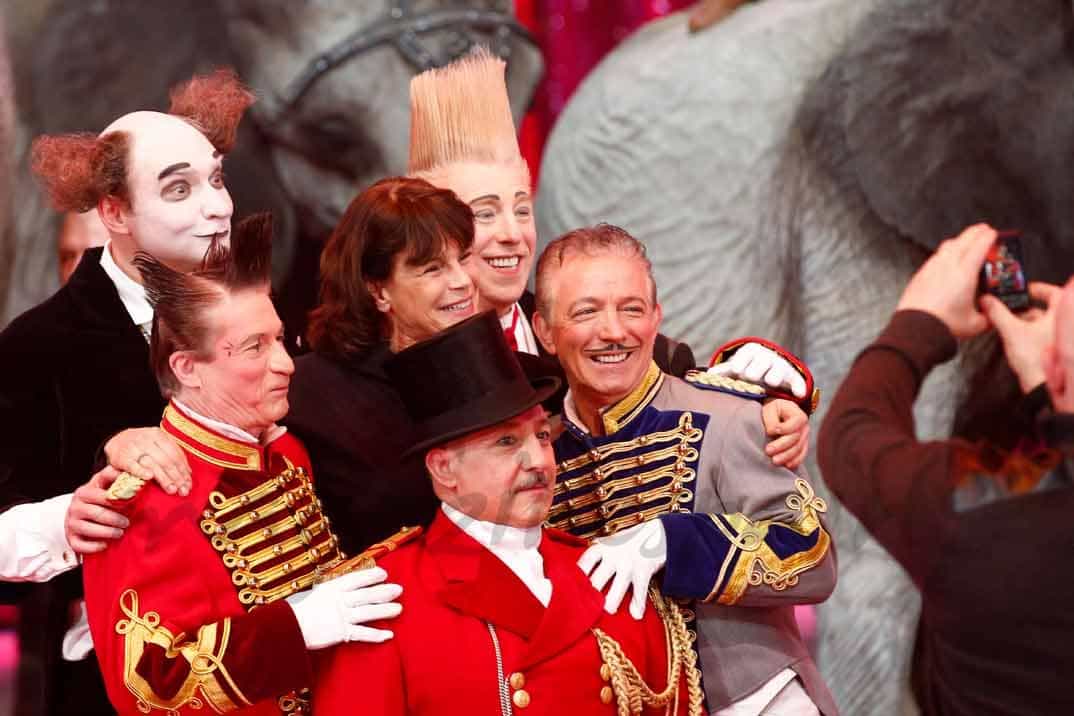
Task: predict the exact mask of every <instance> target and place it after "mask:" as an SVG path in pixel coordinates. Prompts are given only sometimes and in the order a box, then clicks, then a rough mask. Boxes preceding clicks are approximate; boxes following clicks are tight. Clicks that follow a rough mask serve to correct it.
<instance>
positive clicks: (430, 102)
mask: <svg viewBox="0 0 1074 716" xmlns="http://www.w3.org/2000/svg"><path fill="white" fill-rule="evenodd" d="M505 68H506V63H504V61H503V60H501V59H500V58H498V57H494V56H493V55H492V53H490V52H489V51H488V50H487V49H486V48H483V47H481V48H478V49H477V50H475V51H474V52H472V53H471V54H469V55H467V56H466V57H463V58H461V59H458V60H456V61H455V62H452V63H451V64H450V65H447V66H446V67H440V68H437V69H432V70H427V71H426V72H422V73H421V74H420V75H418V76H417V77H415V78H414V79H412V80H411V81H410V166H409V170H408V173H409V174H410V175H411V176H418V177H422V178H428V177H429V176H430V175H431V174H434V173H436V172H437V171H438V170H439V169H442V168H443V167H445V166H446V165H448V164H452V163H454V162H466V161H472V162H497V163H499V162H504V163H506V162H512V161H518V162H521V161H522V153H521V152H520V151H519V149H518V136H517V135H516V133H515V123H514V120H513V119H512V118H511V104H510V102H509V101H508V99H507V84H506V81H505V79H504V72H505Z"/></svg>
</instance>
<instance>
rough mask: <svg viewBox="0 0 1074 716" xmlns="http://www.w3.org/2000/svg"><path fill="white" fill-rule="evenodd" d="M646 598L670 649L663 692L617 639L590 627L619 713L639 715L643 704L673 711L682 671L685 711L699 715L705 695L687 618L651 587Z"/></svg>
mask: <svg viewBox="0 0 1074 716" xmlns="http://www.w3.org/2000/svg"><path fill="white" fill-rule="evenodd" d="M649 597H650V598H651V599H652V601H653V606H654V607H656V613H657V614H659V615H660V619H661V621H663V623H664V634H665V636H666V639H667V648H668V652H669V659H668V681H667V687H665V688H664V690H663V691H660V692H656V691H653V689H652V688H651V687H650V686H649V685H648V684H646V683H645V680H644V679H643V678H642V676H641V674H640V673H639V672H638V669H637V667H636V666H634V664H633V662H631V661H630V659H629V658H628V657H627V655H626V654H624V653H623V647H622V646H620V644H619V642H617V641H616V640H615V639H613V638H612V637H610V636H609V635H608V634H606V633H605V632H604V631H602V630H600V629H593V634H594V635H595V636H596V637H597V645H598V647H599V648H600V655H601V658H602V659H603V660H604V663H605V664H607V665H608V667H609V668H610V670H611V679H610V682H611V686H612V690H613V691H614V692H615V695H616V710H617V713H618V716H633V715H635V714H640V713H641V712H642V709H643V708H645V707H646V706H650V707H656V708H659V707H661V706H666V707H667V708H666V711H667V712H668V713H675V711H676V710H677V706H678V701H679V685H680V682H681V680H682V675H683V672H684V671H685V674H686V691H687V713H688V714H689V715H690V716H699V715H700V714H702V713H703V711H702V704H703V702H704V694H703V693H702V692H701V674H700V672H699V671H698V668H697V653H696V652H695V651H694V644H693V642H694V636H693V634H692V633H691V632H690V630H689V629H687V628H686V619H685V618H684V616H683V612H682V610H681V609H680V608H679V605H678V604H676V603H675V602H674V601H673V600H671V599H668V600H665V599H664V598H663V597H662V596H661V595H660V593H659V592H658V591H657V590H656V589H653V588H650V589H649Z"/></svg>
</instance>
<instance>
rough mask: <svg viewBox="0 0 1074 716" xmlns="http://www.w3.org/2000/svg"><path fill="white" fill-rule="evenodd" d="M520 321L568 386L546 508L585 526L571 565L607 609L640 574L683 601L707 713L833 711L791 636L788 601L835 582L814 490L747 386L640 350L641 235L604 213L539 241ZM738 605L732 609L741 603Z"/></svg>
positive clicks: (643, 324) (822, 594)
mask: <svg viewBox="0 0 1074 716" xmlns="http://www.w3.org/2000/svg"><path fill="white" fill-rule="evenodd" d="M537 309H538V315H537V317H536V319H535V321H534V331H535V332H536V334H537V336H538V338H539V339H540V340H541V342H542V343H543V344H544V345H545V347H546V348H547V349H548V350H549V352H551V353H554V354H555V355H556V356H557V357H558V358H559V360H560V362H561V363H562V365H563V368H564V371H565V372H566V375H567V380H568V383H569V385H570V391H569V392H568V394H567V397H566V399H565V402H564V425H565V430H564V432H563V434H562V435H561V436H560V437H559V438H558V439H557V440H556V442H555V452H556V460H557V486H556V495H555V502H554V504H553V507H552V511H551V513H550V516H549V521H550V523H551V524H552V525H553V526H555V527H559V528H562V529H566V530H568V531H570V532H572V533H574V534H576V535H579V536H583V537H586V538H590V539H592V540H593V544H592V546H591V547H590V548H589V550H588V551H587V552H586V553H585V555H583V557H582V559H581V560H580V562H579V564H580V565H581V567H582V569H583V570H584V571H585V572H586V573H590V572H591V579H592V582H593V584H594V586H595V587H596V588H597V589H601V590H603V589H604V588H605V587H606V586H607V585H608V584H609V583H610V584H611V586H610V587H609V589H608V592H607V596H606V604H605V608H606V609H607V610H608V611H609V612H615V611H616V610H617V609H618V607H619V603H620V602H621V601H622V600H623V597H624V596H625V594H626V591H627V589H628V588H629V589H632V590H633V595H632V599H631V604H630V610H631V612H632V613H634V614H635V615H636V616H637V615H640V610H641V608H643V607H644V598H645V591H646V588H647V586H648V584H649V581H650V579H651V578H652V577H653V576H654V575H656V574H657V572H659V571H660V570H663V573H662V576H661V577H660V583H661V588H662V590H663V592H664V594H666V595H668V596H671V597H676V598H682V599H689V600H696V607H695V610H696V616H697V621H696V625H695V628H696V630H697V641H696V647H697V650H698V653H699V655H700V657H701V665H702V672H703V676H704V688H705V693H706V698H707V700H708V708H709V710H710V712H711V713H713V714H718V715H720V716H731V715H732V714H733V715H734V716H740V715H743V714H749V715H750V716H753V715H756V714H795V715H808V714H816V713H823V714H825V715H826V716H827V715H830V714H835V713H836V712H837V711H836V707H835V704H834V702H833V700H832V697H831V695H830V694H829V692H828V689H827V687H826V686H825V685H824V683H823V681H822V680H821V678H820V675H819V673H818V672H817V668H816V666H815V665H814V663H813V661H812V659H811V658H810V656H809V653H808V651H807V649H806V647H805V645H804V644H803V643H802V640H801V637H800V636H799V633H798V629H797V626H796V624H795V621H794V611H793V606H794V605H795V604H803V603H813V602H819V601H823V600H824V599H826V598H827V597H828V595H829V594H830V593H831V591H832V589H833V588H834V587H835V580H836V568H835V556H834V550H833V546H832V541H831V537H830V536H829V534H828V532H827V530H826V528H825V526H824V524H823V522H822V521H821V517H820V515H821V513H822V512H824V511H825V509H826V508H825V504H824V502H823V500H821V499H820V498H818V497H816V496H815V495H814V492H813V488H812V487H811V485H810V483H809V481H808V480H807V478H806V476H805V473H804V472H802V471H798V472H792V471H790V470H787V469H786V468H783V467H778V466H776V465H774V464H773V463H772V461H771V460H770V458H769V456H768V454H766V449H765V429H764V427H763V425H762V420H761V412H762V408H761V403H760V402H759V401H760V399H761V398H763V397H764V396H763V391H762V390H761V389H759V388H757V387H755V386H752V385H750V384H746V383H741V382H739V381H734V380H729V379H726V378H722V377H720V376H714V375H708V374H691V375H688V377H687V379H686V380H681V379H678V378H675V377H673V376H670V375H666V374H664V373H663V372H661V371H660V370H659V369H658V368H657V367H656V365H655V364H654V363H653V360H652V351H653V340H654V338H655V337H656V334H657V331H658V330H659V326H660V319H661V309H660V304H659V303H657V301H656V287H655V284H654V282H653V278H652V275H651V271H650V266H649V261H648V259H647V258H646V256H645V249H644V247H643V246H642V245H641V243H640V242H638V241H637V240H636V239H634V238H633V237H632V236H630V235H629V234H627V233H626V232H625V231H623V230H621V229H618V228H616V227H613V226H608V225H600V226H597V227H594V228H588V229H579V230H576V231H572V232H570V233H568V234H566V235H565V236H563V237H561V238H560V239H557V240H556V241H554V242H553V243H551V244H550V245H549V246H548V247H547V248H546V249H545V251H544V253H543V254H542V255H541V258H540V260H539V262H538V266H537ZM747 607H748V608H747Z"/></svg>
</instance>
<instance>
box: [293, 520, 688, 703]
mask: <svg viewBox="0 0 1074 716" xmlns="http://www.w3.org/2000/svg"><path fill="white" fill-rule="evenodd" d="M585 547H586V544H585V543H584V542H583V541H582V540H580V539H578V538H575V537H572V536H570V535H568V534H567V533H565V532H560V531H559V530H554V529H544V530H543V534H542V538H541V544H540V546H539V550H540V553H541V556H542V558H543V561H544V569H545V575H546V576H547V578H548V579H549V580H550V581H551V582H552V598H551V600H550V602H549V604H548V606H547V607H545V606H543V605H542V604H541V603H540V601H538V600H537V598H536V597H535V596H534V595H533V593H532V592H530V590H529V589H528V588H527V587H526V586H525V584H523V582H522V581H521V580H520V579H519V578H518V577H517V576H516V575H515V574H514V573H513V572H512V571H511V570H510V569H509V568H508V567H507V566H506V565H505V564H504V563H503V562H502V561H500V559H498V558H497V557H496V556H495V555H493V554H492V552H490V551H489V550H488V549H486V548H485V547H484V546H483V545H481V544H480V543H478V542H477V541H475V540H474V539H473V538H472V537H470V536H469V535H467V534H466V533H465V532H463V531H462V530H461V529H459V528H458V527H457V526H456V525H455V523H454V522H452V521H451V520H450V519H449V518H448V517H447V516H446V515H444V514H443V512H440V513H438V515H437V517H436V519H435V520H434V522H433V524H432V526H431V527H430V528H429V530H428V532H427V533H426V534H425V535H423V536H422V537H421V538H420V539H417V540H414V541H413V542H410V543H409V544H406V545H404V546H401V547H399V549H398V550H397V551H395V552H392V553H390V554H388V555H387V556H386V557H384V558H382V559H378V560H377V564H378V566H381V567H383V568H384V569H385V570H387V572H388V579H389V581H391V582H394V583H397V584H400V585H402V587H403V594H402V596H401V597H400V603H401V604H402V606H403V612H402V614H401V615H400V616H399V617H397V618H396V619H393V620H390V621H385V622H384V623H383V624H381V625H380V626H382V627H383V628H385V629H390V630H391V631H392V632H394V634H395V637H394V638H393V639H391V640H389V641H387V642H384V643H383V644H344V645H341V646H338V647H335V648H334V649H331V650H328V651H325V652H321V653H320V654H319V655H318V657H317V665H316V682H315V687H314V694H313V703H314V704H315V708H316V714H317V716H342V715H343V714H362V716H382V715H383V716H396V715H400V714H415V715H420V716H434V715H438V714H444V715H448V714H451V715H455V714H499V713H503V712H504V709H503V704H502V702H501V699H503V700H507V701H510V702H511V708H512V709H513V710H514V712H515V713H516V714H522V713H525V714H527V716H529V715H531V714H533V715H538V714H555V716H560V715H561V714H571V716H585V715H587V714H601V715H603V716H614V714H615V713H616V696H615V695H614V692H613V690H612V686H613V684H611V683H610V680H609V677H610V669H609V668H608V667H606V666H605V664H604V660H603V658H602V656H601V652H600V649H599V647H598V640H597V637H596V635H595V631H594V630H598V629H599V630H601V631H602V632H604V633H606V634H607V635H609V636H611V637H612V638H613V639H614V640H615V641H617V642H618V644H619V645H620V647H621V648H622V651H623V653H625V655H626V657H627V658H629V659H630V661H631V662H632V663H633V664H634V666H635V667H636V668H637V670H638V671H639V672H640V676H641V677H642V678H643V679H644V681H645V682H646V683H647V684H648V685H649V686H650V687H652V689H653V690H654V691H662V690H664V689H665V687H666V686H667V685H668V672H669V668H668V667H669V652H668V648H667V646H666V644H667V641H668V640H667V637H666V635H665V626H664V622H663V621H662V620H661V617H660V616H658V615H657V613H656V611H655V609H654V608H653V605H652V603H650V604H649V605H648V606H647V607H646V611H645V616H644V618H643V619H642V620H641V621H635V620H634V619H633V618H632V617H631V616H630V614H629V612H628V610H627V609H626V606H625V605H624V606H623V607H622V608H621V609H620V610H619V613H618V614H616V615H609V614H607V613H605V611H604V608H603V605H604V597H603V595H601V594H600V593H599V592H598V591H597V590H595V589H594V588H593V587H592V585H591V584H590V583H589V579H588V578H587V577H586V576H585V574H583V572H582V571H581V569H579V568H578V566H577V562H578V558H579V557H580V556H581V555H582V553H583V552H584V551H585ZM489 625H491V627H492V629H491V630H490V628H489ZM493 631H494V632H495V640H494V637H493ZM497 647H498V650H499V654H497ZM687 651H689V649H687ZM497 662H499V664H500V666H501V669H500V671H502V673H503V678H504V684H503V691H502V692H501V691H500V689H499V684H498V670H497ZM676 681H677V682H679V680H676ZM679 683H680V684H682V685H681V688H679V689H678V691H677V699H676V700H673V701H672V708H671V709H669V710H668V711H667V713H687V710H686V709H687V706H686V704H687V688H686V686H685V684H684V683H682V682H679ZM698 693H700V692H698ZM697 706H698V707H700V696H698V700H697ZM645 713H665V710H664V708H660V709H646V711H645Z"/></svg>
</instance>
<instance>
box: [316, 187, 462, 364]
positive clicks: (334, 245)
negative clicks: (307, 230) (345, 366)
mask: <svg viewBox="0 0 1074 716" xmlns="http://www.w3.org/2000/svg"><path fill="white" fill-rule="evenodd" d="M448 243H451V244H453V245H455V246H456V247H458V249H459V250H460V251H467V250H469V249H470V247H471V246H472V245H473V243H474V215H473V212H472V211H470V207H469V206H467V205H466V204H464V203H463V202H462V201H460V200H459V198H458V197H457V196H455V193H454V192H452V191H450V190H448V189H438V188H437V187H434V186H433V185H432V184H430V183H429V182H427V181H424V180H423V179H412V178H408V177H392V178H389V179H382V180H380V181H378V182H377V183H376V184H374V185H373V186H371V187H369V188H368V189H366V190H365V191H363V192H362V193H361V194H359V195H358V196H357V197H355V198H354V200H353V201H352V202H351V203H350V206H348V207H347V211H346V212H345V213H344V214H343V218H342V219H341V220H340V222H339V225H338V226H336V229H335V231H333V232H332V236H331V238H329V239H328V243H327V244H325V247H324V251H323V252H322V253H321V303H320V305H319V306H318V307H317V308H316V309H314V311H313V313H312V314H311V315H310V326H309V341H310V345H312V346H313V349H314V350H315V351H316V352H318V353H321V354H323V355H328V356H332V357H336V358H352V357H354V356H356V355H358V354H360V353H363V352H365V351H366V350H368V349H369V348H370V347H372V346H373V345H375V344H377V343H378V342H379V341H381V340H382V338H383V337H384V335H385V331H384V319H383V315H382V314H381V312H380V311H378V310H377V307H376V304H375V302H374V300H373V296H372V295H371V294H370V293H369V290H368V288H367V282H378V281H387V280H388V278H389V276H390V275H391V272H392V266H393V265H394V262H395V258H396V256H400V255H404V256H406V260H407V263H410V264H414V265H417V264H423V263H426V262H428V261H431V260H433V259H435V258H436V257H438V256H440V255H441V253H443V251H444V247H445V245H446V244H448Z"/></svg>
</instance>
